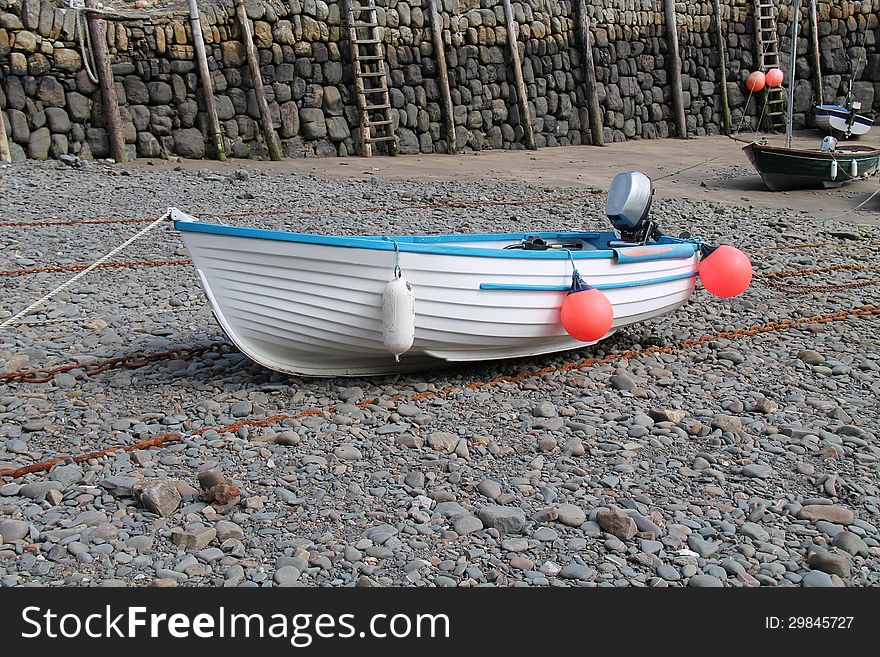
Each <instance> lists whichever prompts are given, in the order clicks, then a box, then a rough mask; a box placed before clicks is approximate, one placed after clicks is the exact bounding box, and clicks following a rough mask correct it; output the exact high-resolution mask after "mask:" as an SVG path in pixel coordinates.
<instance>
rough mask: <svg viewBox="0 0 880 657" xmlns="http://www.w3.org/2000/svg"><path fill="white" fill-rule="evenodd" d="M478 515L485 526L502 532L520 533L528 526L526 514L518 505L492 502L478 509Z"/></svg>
mask: <svg viewBox="0 0 880 657" xmlns="http://www.w3.org/2000/svg"><path fill="white" fill-rule="evenodd" d="M476 515H477V517H478V518H479V519H480V520H482V521H483V524H484V525H485V526H487V527H494V528H495V529H497V530H498V531H499V532H500V533H502V534H519V533H521V532H522V530H523V529H525V526H526V514H525V513H524V512H523V510H522V509H519V508H516V507H507V506H500V505H497V504H491V505H488V506H484V507H481V508H479V509H477V514H476Z"/></svg>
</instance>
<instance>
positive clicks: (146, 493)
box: [133, 479, 181, 517]
mask: <svg viewBox="0 0 880 657" xmlns="http://www.w3.org/2000/svg"><path fill="white" fill-rule="evenodd" d="M133 490H134V492H135V494H136V495H137V496H138V498H139V500H140V502H141V504H143V505H144V508H146V509H147V510H148V511H151V512H153V513H158V514H159V515H160V516H165V517H167V516H170V515H172V514H173V513H174V512H175V511H176V510H177V507H178V506H180V502H181V497H180V493H179V492H178V491H177V486H176V485H175V482H174V481H173V480H171V479H147V480H145V481H143V482H141V483H138V484H136V485H135V487H134V489H133Z"/></svg>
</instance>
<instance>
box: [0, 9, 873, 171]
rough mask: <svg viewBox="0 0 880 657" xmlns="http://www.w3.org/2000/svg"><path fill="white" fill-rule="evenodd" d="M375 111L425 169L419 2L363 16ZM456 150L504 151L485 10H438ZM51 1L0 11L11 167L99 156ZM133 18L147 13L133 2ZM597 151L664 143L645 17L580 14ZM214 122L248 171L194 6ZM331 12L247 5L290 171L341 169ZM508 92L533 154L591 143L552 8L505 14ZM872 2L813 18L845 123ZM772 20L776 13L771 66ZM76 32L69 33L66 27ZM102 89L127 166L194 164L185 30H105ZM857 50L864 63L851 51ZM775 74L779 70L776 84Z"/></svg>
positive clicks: (338, 65)
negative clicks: (599, 126)
mask: <svg viewBox="0 0 880 657" xmlns="http://www.w3.org/2000/svg"><path fill="white" fill-rule="evenodd" d="M377 4H378V5H379V10H378V12H377V13H378V19H379V23H380V25H381V26H382V27H383V28H384V30H383V38H384V42H385V46H386V60H387V65H388V70H389V85H390V87H391V92H390V94H391V103H392V105H393V107H394V108H395V110H396V114H395V118H396V119H397V120H399V125H398V126H397V134H398V136H399V137H400V146H401V152H402V153H419V152H422V153H432V152H437V153H442V152H446V151H447V148H448V139H449V138H450V137H449V136H448V135H446V134H445V128H443V127H442V126H443V120H442V115H441V104H440V90H439V86H438V85H439V81H438V78H437V66H436V58H435V54H434V48H433V41H432V35H431V29H430V18H429V14H428V9H427V7H428V3H427V0H406V1H404V0H378V2H377ZM440 4H441V6H442V9H441V13H442V18H443V22H444V28H445V31H444V39H445V42H446V44H447V45H446V57H447V65H448V68H449V77H450V86H451V95H452V100H453V104H454V120H455V125H456V130H455V135H454V138H455V139H456V141H457V145H458V147H459V149H460V150H481V149H487V148H491V149H497V148H522V147H523V144H522V141H523V139H522V138H523V128H522V125H521V123H520V116H519V109H518V105H517V98H516V91H515V86H514V84H513V80H514V76H513V70H512V68H511V66H510V64H509V63H508V62H509V60H510V57H509V52H508V46H507V32H506V29H505V23H504V12H503V5H502V4H501V0H441V1H440ZM59 5H60V0H0V109H2V110H3V118H4V119H5V122H6V125H7V133H8V134H9V136H10V142H11V147H12V149H13V154H14V156H15V157H16V158H18V159H21V158H24V157H32V158H36V159H45V158H47V157H59V156H60V155H62V154H73V155H78V156H80V157H84V158H87V157H106V156H107V154H108V140H107V133H106V129H105V124H106V121H105V119H104V116H103V110H102V103H101V98H100V92H99V91H98V86H97V84H96V83H95V82H94V81H93V80H92V79H91V77H90V74H89V71H87V70H86V68H85V67H84V65H83V59H82V56H81V52H82V51H81V45H80V43H79V41H80V38H79V37H78V36H77V32H78V30H77V14H76V12H75V11H73V10H69V9H64V8H61V7H60V6H59ZM137 5H138V6H140V7H143V8H146V9H148V10H149V9H150V0H139V2H138V3H137ZM587 5H588V13H589V14H590V16H591V22H592V36H593V39H594V43H593V46H594V59H595V62H596V68H597V70H596V74H597V82H598V90H599V100H600V104H601V106H602V108H603V112H604V131H605V135H604V136H605V139H606V141H620V140H625V139H639V138H662V137H668V136H670V135H672V134H674V121H673V112H672V105H671V103H672V91H671V88H670V85H669V82H668V80H669V75H668V65H669V62H668V57H667V43H666V39H665V27H664V20H663V5H662V1H661V0H587ZM721 5H722V17H723V26H724V28H723V29H724V33H725V35H726V39H727V46H728V59H729V66H728V70H727V72H726V73H727V75H726V84H727V87H728V93H729V98H730V107H731V112H732V118H733V123H734V125H735V126H736V125H738V124H739V121H740V119H741V117H742V113H743V110H744V109H745V112H746V114H747V115H749V116H752V117H754V114H755V108H756V103H755V101H754V100H753V101H752V102H751V103H750V104H749V106H748V107H747V108H744V103H745V100H746V97H745V95H744V87H743V84H742V82H743V80H744V79H745V76H746V75H747V72H748V71H749V70H751V69H752V67H753V66H754V59H755V55H754V51H755V48H754V45H755V44H754V36H753V29H754V28H753V24H752V18H751V16H752V6H753V3H752V2H746V0H721ZM200 6H201V8H202V21H203V29H204V32H205V39H206V42H207V50H208V57H209V66H210V68H211V70H212V78H213V81H214V86H215V92H216V99H217V107H218V113H219V115H220V119H221V124H222V129H223V132H224V134H225V137H226V140H227V145H228V151H229V152H230V153H231V154H233V155H234V156H236V157H264V156H265V153H266V150H265V146H264V144H263V140H262V136H261V134H260V129H259V124H258V118H259V112H258V110H257V105H256V101H255V97H254V94H253V91H252V83H251V80H250V75H249V73H248V70H247V66H246V62H245V55H244V48H243V47H242V45H241V43H240V42H239V41H238V38H239V30H238V26H237V24H236V21H235V12H234V7H233V5H232V4H231V0H224V1H223V2H220V3H209V2H206V1H203V2H201V3H200ZM342 6H343V5H342V4H341V2H339V1H338V0H331V1H326V2H325V1H324V0H249V4H248V16H249V17H250V18H251V19H252V21H253V32H254V41H255V45H256V46H257V48H258V52H259V57H260V61H261V71H262V75H263V79H264V83H265V85H266V92H267V95H268V101H269V107H270V111H271V113H272V115H273V117H274V123H275V125H276V128H277V129H278V133H279V136H280V137H281V140H282V146H283V150H284V154H285V155H287V156H290V157H303V156H330V155H350V154H355V153H357V152H358V148H359V146H358V143H357V141H356V140H355V138H354V134H355V130H354V128H356V126H357V124H358V113H357V109H356V102H355V98H354V95H353V84H352V73H351V66H350V61H349V44H348V40H347V30H346V29H345V27H344V25H343V20H342V19H341V18H340V10H341V8H342ZM513 8H514V17H515V20H516V22H517V24H518V26H519V32H520V33H519V41H520V52H521V54H522V55H523V75H524V78H525V82H526V89H527V94H528V98H529V106H530V108H531V112H532V117H533V122H534V130H535V133H536V140H537V143H538V146H539V147H544V146H555V145H568V144H589V143H591V141H592V136H591V135H590V132H589V129H588V126H589V122H588V120H587V110H586V107H587V103H586V101H585V98H584V80H583V71H582V68H581V60H582V58H581V52H580V44H579V42H578V39H577V37H576V30H577V27H576V25H577V23H576V15H575V11H576V10H575V7H574V3H573V2H571V1H570V0H524V1H521V2H514V3H513ZM878 9H880V0H864V1H863V2H846V1H845V0H834V1H833V2H829V1H820V3H819V21H820V26H819V32H820V37H821V55H822V66H823V72H824V73H825V83H826V85H825V95H826V101H834V100H838V99H839V98H840V96H842V94H843V93H844V92H845V89H844V87H845V77H844V76H843V74H844V73H845V72H846V68H847V55H849V56H850V57H851V58H853V59H860V61H861V62H863V64H864V73H863V74H862V75H861V79H860V81H858V82H857V83H856V93H857V95H858V97H859V98H860V99H861V100H862V101H863V107H865V108H867V107H871V106H873V107H875V108H878V107H880V50H878V47H877V42H876V41H877V37H878V24H877V11H878ZM712 13H713V3H711V2H691V3H678V4H677V14H678V23H679V30H680V41H681V43H680V50H681V56H682V73H683V79H682V86H683V89H684V102H685V112H686V118H687V126H688V132H689V134H691V135H704V134H717V133H719V132H720V131H721V126H722V113H721V96H720V85H721V84H722V80H721V76H720V72H719V63H718V62H719V55H718V48H717V44H716V43H715V36H714V31H713V26H712ZM789 15H790V10H788V9H787V3H784V6H782V7H781V8H780V21H779V30H780V39H781V45H782V48H783V50H787V49H788V47H789V44H790V40H789V39H788V37H787V36H786V35H787V34H789V32H790V25H789V20H790V18H789ZM806 17H807V12H806V11H804V12H803V13H802V19H803V24H802V26H801V29H802V35H803V38H801V40H800V42H799V53H800V54H801V55H802V56H801V57H800V58H799V62H798V80H797V82H796V99H795V110H796V112H797V115H796V117H795V122H796V124H797V125H798V126H805V125H809V123H810V121H811V107H812V100H813V99H812V91H811V86H810V85H811V83H810V79H811V77H812V75H813V72H812V70H811V66H810V64H809V62H810V61H811V60H810V41H809V24H808V22H807V20H806ZM81 20H82V21H83V28H84V22H85V20H84V17H83V18H82V19H81ZM107 41H108V44H109V46H110V52H111V58H112V61H113V71H114V74H115V80H116V88H117V93H118V96H119V102H120V105H121V107H120V109H121V114H122V121H123V126H124V133H125V140H126V143H127V145H128V150H129V156H130V157H134V156H135V155H137V156H139V157H161V156H166V155H169V154H177V155H181V156H183V157H190V158H200V157H210V156H211V152H210V148H211V147H210V144H209V142H210V140H209V139H207V137H206V134H207V129H206V115H205V112H204V106H203V101H202V98H201V93H200V89H199V85H198V76H197V73H196V67H195V62H194V60H193V47H192V36H191V32H190V28H189V21H188V19H187V17H186V15H185V12H183V13H180V12H178V13H174V12H173V11H170V10H168V9H167V8H166V9H164V10H162V11H156V10H154V11H151V12H149V16H148V17H144V18H127V19H112V20H110V21H108V30H107ZM863 44H864V46H863ZM786 73H787V69H786Z"/></svg>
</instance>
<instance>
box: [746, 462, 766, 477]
mask: <svg viewBox="0 0 880 657" xmlns="http://www.w3.org/2000/svg"><path fill="white" fill-rule="evenodd" d="M772 474H773V468H771V467H770V466H769V465H762V464H760V463H749V464H748V465H747V466H745V467H744V468H743V469H742V475H743V476H744V477H749V478H750V479H767V478H768V477H770V476H771V475H772Z"/></svg>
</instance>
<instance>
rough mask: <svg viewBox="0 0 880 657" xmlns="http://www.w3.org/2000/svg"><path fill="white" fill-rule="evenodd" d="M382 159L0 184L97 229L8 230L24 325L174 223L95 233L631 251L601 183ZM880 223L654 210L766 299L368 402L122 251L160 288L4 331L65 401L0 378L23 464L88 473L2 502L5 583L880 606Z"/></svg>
mask: <svg viewBox="0 0 880 657" xmlns="http://www.w3.org/2000/svg"><path fill="white" fill-rule="evenodd" d="M740 165H741V166H740ZM740 165H738V166H737V167H733V168H730V167H729V168H728V169H725V176H735V175H736V174H737V172H738V171H740V172H741V171H744V170H745V169H747V168H748V167H747V165H744V164H742V163H740ZM372 166H374V167H376V168H374V169H373V170H371V169H370V167H368V166H367V165H363V166H360V167H352V171H351V175H350V176H349V177H348V178H347V179H345V178H340V177H338V176H337V177H332V176H322V175H320V174H315V173H307V172H300V173H291V172H277V171H272V170H267V169H265V168H259V167H253V166H250V165H249V164H248V163H241V164H235V165H232V166H229V167H226V168H224V169H222V170H218V169H217V168H203V169H200V168H196V167H188V168H185V169H183V168H179V169H180V170H174V168H172V167H169V166H165V167H162V168H158V167H157V168H152V167H150V166H137V167H125V166H119V165H111V164H107V163H102V162H91V161H89V162H85V161H83V162H79V161H75V160H70V161H69V163H63V162H27V163H24V164H19V165H15V166H11V167H7V168H3V169H0V188H2V190H3V192H2V195H0V222H6V223H16V222H22V223H29V222H47V221H52V222H57V221H69V222H70V223H68V224H64V225H58V224H52V225H32V226H4V227H3V228H2V229H0V274H2V276H0V285H2V290H3V293H2V297H0V321H3V320H4V319H5V318H8V317H10V316H11V315H13V314H14V313H17V312H19V311H20V310H21V309H23V308H25V307H26V306H28V305H29V304H30V303H32V302H33V301H34V300H36V299H38V298H39V297H40V296H42V295H43V294H46V293H47V292H49V291H50V290H52V289H53V288H55V287H56V286H58V285H60V284H61V283H63V282H64V281H65V280H67V279H68V278H70V277H71V276H73V275H74V274H75V273H76V271H75V270H72V269H69V268H70V267H76V266H82V265H88V264H90V263H92V262H94V261H95V260H96V259H98V258H99V257H100V256H102V255H103V254H105V253H106V252H108V251H109V250H111V249H112V248H114V247H115V246H117V245H118V244H120V243H122V242H123V241H124V240H125V239H127V238H128V237H130V236H131V235H132V234H134V233H135V232H137V230H140V229H141V228H143V227H144V226H145V225H146V224H145V223H143V222H142V223H135V222H132V223H84V222H87V221H96V220H101V221H104V220H115V219H144V220H149V219H154V218H156V217H158V216H160V215H161V214H163V213H164V212H165V210H166V208H168V207H169V206H177V207H179V208H180V209H181V210H183V211H185V212H188V213H191V214H194V215H196V216H198V217H200V218H202V219H204V220H208V221H212V220H219V221H223V222H225V223H230V224H239V225H246V226H259V227H270V228H278V229H287V230H296V231H302V232H319V233H332V234H350V235H356V234H393V233H403V232H415V231H417V232H425V233H469V232H501V231H540V230H557V229H560V228H564V229H566V230H590V229H603V230H605V229H607V228H606V227H607V225H608V224H607V220H606V219H605V217H604V202H605V197H604V189H600V188H599V187H595V188H590V187H585V186H556V185H551V184H547V182H546V181H545V182H543V183H540V184H539V183H535V182H533V181H528V182H514V181H503V180H502V181H499V180H497V179H491V178H490V177H488V176H487V177H484V178H479V177H477V178H472V177H469V178H467V179H464V178H463V179H461V180H454V179H452V180H431V179H426V178H420V177H419V176H418V175H417V171H413V175H412V177H411V178H408V179H399V178H392V177H386V176H384V175H383V173H382V171H381V166H380V165H372ZM609 182H610V177H609ZM874 188H875V185H874V181H872V184H871V188H870V190H869V191H873V190H874ZM512 200H518V201H528V202H527V203H519V204H505V202H509V201H512ZM872 207H873V208H876V205H874V206H868V207H866V208H865V209H864V210H863V211H860V212H855V213H851V214H848V215H847V216H844V217H841V218H839V219H833V220H820V219H817V218H816V217H815V213H811V212H806V211H802V210H785V209H779V208H761V207H755V206H752V205H750V204H748V203H746V202H741V203H731V202H729V201H728V200H723V202H722V201H719V202H715V201H711V200H695V199H689V198H686V197H683V196H682V197H675V196H674V195H669V194H664V195H659V194H658V197H657V199H656V200H655V204H654V210H653V216H654V217H655V218H656V219H657V220H658V221H659V223H660V226H661V228H662V229H663V230H664V232H667V233H668V234H671V235H678V234H679V233H681V232H683V231H689V232H691V233H692V234H693V235H698V236H700V237H702V238H703V239H705V240H707V241H711V242H721V243H730V244H734V245H736V246H737V247H739V248H740V249H742V250H743V251H745V252H746V253H747V254H748V255H749V256H750V258H751V259H752V263H753V266H754V272H755V279H754V281H753V283H752V285H751V287H750V288H749V289H748V290H747V291H746V292H745V293H744V294H743V295H742V296H740V297H737V298H734V299H719V298H715V297H712V296H711V295H709V294H708V293H706V292H705V291H703V290H700V289H699V286H698V290H697V292H696V293H695V294H694V296H693V297H692V299H691V300H690V301H689V303H688V304H686V305H685V306H684V307H682V308H681V309H679V310H678V311H676V312H674V313H672V314H669V315H665V316H663V317H660V318H658V319H656V320H653V321H651V322H647V323H644V324H641V325H636V326H633V327H628V328H627V329H625V330H622V331H619V332H618V333H616V334H615V335H614V336H613V337H612V338H610V339H608V340H606V341H603V342H602V343H600V344H598V345H595V346H591V347H587V348H584V349H581V350H577V351H571V352H566V353H560V354H554V355H550V356H543V357H536V358H531V359H522V360H515V361H499V362H487V363H479V364H468V365H450V366H447V367H443V368H439V369H434V370H429V371H425V372H418V373H415V374H406V375H398V376H386V377H374V378H352V379H347V378H345V379H344V378H332V379H310V378H300V377H295V376H287V375H283V374H279V373H276V372H272V371H269V370H267V369H264V368H262V367H260V366H258V365H256V364H254V363H253V362H251V361H250V360H248V359H247V358H246V357H245V356H244V355H242V354H240V353H239V352H238V351H237V350H236V349H235V348H234V347H232V345H230V344H229V341H228V339H227V338H226V337H225V336H224V334H223V332H222V330H221V329H220V327H219V326H218V324H217V322H216V321H215V319H214V318H213V316H212V314H211V311H210V309H209V307H208V306H207V302H206V300H205V298H204V295H203V293H202V291H201V289H200V287H199V284H198V280H197V277H196V274H195V271H194V269H193V268H192V266H191V265H189V264H187V263H186V262H185V261H186V259H187V258H188V257H189V256H188V254H187V252H186V250H185V248H184V246H183V243H182V241H181V240H180V238H179V237H178V236H177V234H176V233H175V232H174V231H173V229H172V228H171V227H170V226H166V225H163V226H160V227H159V228H158V229H156V230H154V231H153V232H152V233H151V234H150V235H149V236H148V237H147V238H146V239H145V240H142V241H139V242H137V243H135V244H133V245H132V246H131V247H129V248H127V249H126V250H125V252H124V253H122V254H120V255H118V256H117V257H115V258H113V260H114V262H126V263H140V264H138V265H137V266H125V267H107V268H102V269H100V270H98V271H96V272H93V273H91V274H89V275H87V276H84V277H83V278H81V279H80V280H78V281H77V282H75V283H74V284H72V285H71V286H70V287H68V288H67V289H65V290H64V291H63V292H61V293H59V294H58V295H57V296H56V297H55V298H54V299H52V300H51V301H50V302H48V303H47V304H46V305H45V307H43V308H41V309H39V310H37V311H36V312H34V313H33V314H31V315H29V316H28V317H27V318H26V319H25V321H24V322H21V323H18V324H15V325H13V326H10V327H8V328H6V329H5V330H2V331H0V374H3V373H12V372H32V373H34V374H31V375H30V378H32V379H33V378H37V379H39V378H47V379H48V380H46V381H41V382H29V381H26V380H25V381H22V380H21V379H22V378H27V377H18V378H17V379H16V378H10V377H6V378H3V379H0V470H6V471H14V470H18V469H20V468H25V467H27V466H29V465H33V464H37V463H41V462H44V461H46V460H49V459H54V458H59V457H60V459H59V461H58V462H57V463H56V464H55V465H53V466H52V467H51V468H50V469H47V470H46V471H39V472H33V473H27V474H23V475H22V476H6V477H4V478H3V479H2V481H0V536H2V540H0V543H2V545H0V584H2V585H3V586H4V587H14V586H35V585H39V586H45V585H52V586H57V585H67V586H244V587H254V586H259V587H265V586H438V587H456V586H457V587H472V586H536V587H540V586H545V587H546V586H636V587H666V586H673V587H679V586H688V587H721V586H726V587H765V586H809V587H826V586H827V587H849V586H855V587H863V586H877V585H880V529H878V523H880V489H878V474H880V473H878V464H880V442H878V432H880V404H878V401H877V400H878V398H880V376H878V372H880V338H878V335H880V315H878V314H874V313H875V312H876V309H875V310H874V311H866V310H865V309H871V308H875V306H874V304H876V303H877V287H876V282H877V280H878V278H877V260H876V253H877V245H878V243H880V226H878V225H877V223H876V221H875V220H872V219H871V212H870V210H871V209H872ZM875 217H876V215H875ZM78 224H79V225H78ZM806 245H812V246H806ZM160 262H161V263H163V264H157V263H160ZM46 268H61V269H62V271H41V272H35V271H33V270H38V269H46ZM65 268H67V269H65ZM817 269H818V270H820V271H816V270H817ZM780 272H782V275H779V273H780ZM768 274H773V275H772V276H768ZM811 317H813V318H814V320H809V319H808V318H811ZM815 318H818V320H817V319H815ZM750 327H758V328H759V330H751V331H749V330H745V329H750ZM704 336H707V337H706V338H705V339H704V340H700V338H703V337H704ZM187 349H195V350H197V353H196V354H195V355H191V354H189V353H188V352H185V351H181V350H187ZM175 350H177V351H175ZM168 352H170V353H168ZM165 353H168V355H167V356H155V357H150V358H147V359H146V362H143V363H138V362H136V361H138V360H144V359H143V358H142V357H141V358H135V359H131V360H129V361H127V362H128V364H130V365H139V366H136V367H126V366H112V367H107V368H105V369H103V370H101V371H95V370H96V369H100V368H96V367H95V366H96V364H101V363H104V362H106V361H107V360H108V359H113V358H117V357H120V356H124V355H131V354H140V355H147V356H150V355H157V354H165ZM69 365H73V366H74V367H70V368H68V367H65V366H69ZM58 367H64V368H65V371H59V372H57V373H54V374H49V375H47V374H46V373H47V372H48V371H49V370H51V369H53V368H58ZM165 434H175V435H177V436H178V438H176V439H174V440H169V441H166V442H162V443H161V444H158V445H155V446H152V447H144V448H142V449H133V450H130V451H124V450H118V451H113V452H109V453H106V454H103V455H100V456H96V457H95V458H91V459H87V460H80V461H79V462H75V461H74V460H73V457H76V456H78V455H81V454H87V453H89V452H93V451H98V450H105V449H107V448H109V447H117V446H131V445H133V444H135V443H138V442H142V441H149V440H150V439H152V438H156V437H158V436H162V435H165Z"/></svg>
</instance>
